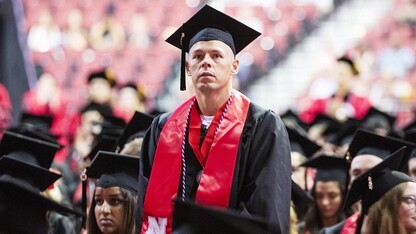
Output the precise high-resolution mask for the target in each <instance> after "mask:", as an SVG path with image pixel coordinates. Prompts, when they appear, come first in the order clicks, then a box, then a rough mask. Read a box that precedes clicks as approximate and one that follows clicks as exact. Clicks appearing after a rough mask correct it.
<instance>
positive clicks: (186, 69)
mask: <svg viewBox="0 0 416 234" xmlns="http://www.w3.org/2000/svg"><path fill="white" fill-rule="evenodd" d="M185 72H186V74H187V75H188V76H191V71H189V63H188V61H186V62H185Z"/></svg>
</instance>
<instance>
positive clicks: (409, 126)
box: [402, 120, 416, 132]
mask: <svg viewBox="0 0 416 234" xmlns="http://www.w3.org/2000/svg"><path fill="white" fill-rule="evenodd" d="M402 130H403V131H404V132H406V131H409V130H416V120H413V121H412V122H410V123H408V124H407V125H406V126H404V127H403V129H402Z"/></svg>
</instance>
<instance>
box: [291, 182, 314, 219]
mask: <svg viewBox="0 0 416 234" xmlns="http://www.w3.org/2000/svg"><path fill="white" fill-rule="evenodd" d="M291 192H292V193H291V200H292V202H293V204H294V205H295V212H296V215H297V216H298V219H299V220H303V217H304V216H305V214H306V212H307V211H308V209H309V207H310V206H311V205H312V204H313V201H314V199H313V197H312V196H311V195H310V194H309V193H307V192H306V191H305V190H303V189H302V188H301V187H300V186H299V185H298V184H297V183H296V182H295V181H293V180H292V191H291Z"/></svg>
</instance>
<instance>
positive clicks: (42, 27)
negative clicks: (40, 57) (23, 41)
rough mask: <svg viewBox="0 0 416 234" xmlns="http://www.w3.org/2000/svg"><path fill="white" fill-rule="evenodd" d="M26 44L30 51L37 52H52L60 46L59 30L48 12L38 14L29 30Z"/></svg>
mask: <svg viewBox="0 0 416 234" xmlns="http://www.w3.org/2000/svg"><path fill="white" fill-rule="evenodd" d="M27 43H28V46H29V48H30V49H32V50H34V51H38V52H47V51H52V50H54V49H56V48H58V47H59V46H60V45H61V43H62V35H61V30H60V29H59V26H58V25H57V24H56V23H55V22H54V20H53V17H52V15H51V13H50V12H48V11H43V12H41V13H40V14H39V17H38V19H37V21H36V23H35V24H34V25H33V26H32V27H31V28H30V29H29V34H28V38H27Z"/></svg>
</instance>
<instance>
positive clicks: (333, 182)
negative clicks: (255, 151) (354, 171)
mask: <svg viewBox="0 0 416 234" xmlns="http://www.w3.org/2000/svg"><path fill="white" fill-rule="evenodd" d="M302 166H305V167H312V168H316V175H315V179H314V185H313V187H312V190H311V195H312V197H313V198H314V200H315V203H314V205H313V206H311V207H310V208H309V210H308V212H307V213H306V215H305V221H304V223H301V224H299V233H307V234H314V233H318V232H319V231H320V230H321V229H322V228H324V227H329V226H332V225H334V224H336V223H338V222H340V221H341V220H344V219H345V218H346V217H347V215H348V214H346V213H344V212H343V210H342V204H343V202H344V198H345V194H346V192H345V191H346V187H345V184H346V182H345V181H346V178H347V176H346V175H347V167H348V165H347V161H346V160H345V159H344V158H342V157H337V156H335V155H331V156H329V155H320V156H318V157H314V158H311V159H309V160H307V161H306V162H305V163H303V164H302Z"/></svg>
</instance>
